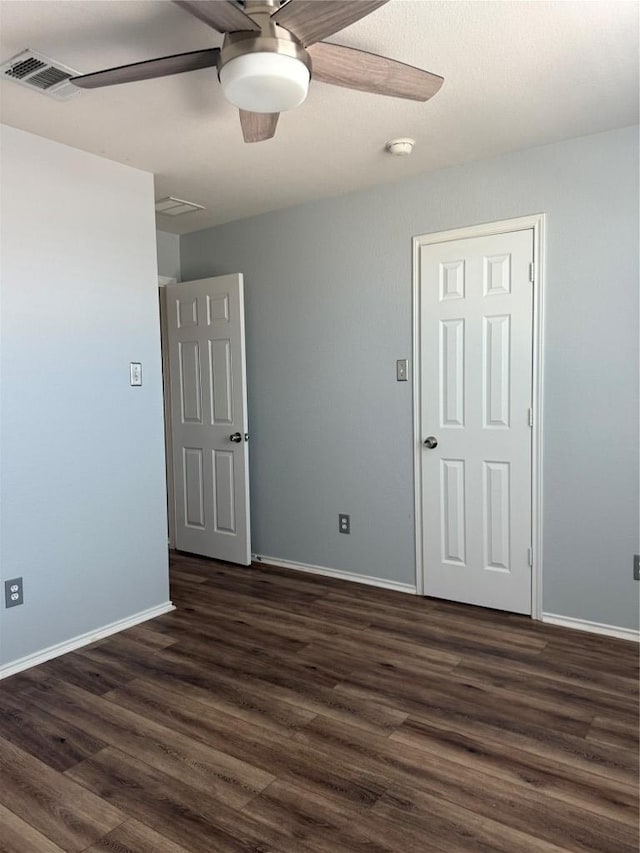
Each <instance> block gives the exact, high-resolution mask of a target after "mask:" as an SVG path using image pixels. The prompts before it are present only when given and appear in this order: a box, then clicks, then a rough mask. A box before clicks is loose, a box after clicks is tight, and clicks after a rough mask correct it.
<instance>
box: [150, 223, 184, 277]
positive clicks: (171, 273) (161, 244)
mask: <svg viewBox="0 0 640 853" xmlns="http://www.w3.org/2000/svg"><path fill="white" fill-rule="evenodd" d="M156 247H157V251H158V275H166V276H167V277H168V278H175V279H176V281H180V237H179V235H178V234H169V233H168V232H167V231H156Z"/></svg>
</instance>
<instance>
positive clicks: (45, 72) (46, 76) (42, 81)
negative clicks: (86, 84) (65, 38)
mask: <svg viewBox="0 0 640 853" xmlns="http://www.w3.org/2000/svg"><path fill="white" fill-rule="evenodd" d="M77 74H79V72H78V71H74V69H73V68H69V67H68V66H66V65H63V64H62V63H61V62H56V61H54V60H53V59H49V58H48V57H47V56H43V55H42V54H40V53H36V52H35V51H34V50H25V51H23V52H22V53H19V54H18V55H17V56H14V57H13V58H12V59H9V60H8V61H7V62H3V63H2V65H0V77H1V78H4V79H5V80H11V81H13V82H14V83H19V84H20V85H21V86H27V87H28V88H29V89H34V90H36V91H38V92H42V93H44V94H45V95H49V96H50V97H52V98H57V100H59V101H66V100H68V99H69V98H73V97H74V96H75V95H79V94H80V92H81V90H80V89H79V88H78V87H77V86H74V85H73V83H70V82H69V80H70V78H71V77H75V76H76V75H77Z"/></svg>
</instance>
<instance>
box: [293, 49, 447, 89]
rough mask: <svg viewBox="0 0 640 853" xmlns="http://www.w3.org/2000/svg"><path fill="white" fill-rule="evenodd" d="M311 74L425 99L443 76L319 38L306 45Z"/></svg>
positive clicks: (351, 86)
mask: <svg viewBox="0 0 640 853" xmlns="http://www.w3.org/2000/svg"><path fill="white" fill-rule="evenodd" d="M309 55H310V56H311V64H312V78H313V79H314V80H320V81H322V82H323V83H333V85H334V86H344V87H345V88H347V89H359V90H360V91H361V92H372V93H374V94H376V95H390V96H391V97H394V98H409V99H410V100H412V101H428V100H429V98H432V97H433V96H434V95H435V94H436V92H437V91H438V89H439V88H440V86H442V84H443V83H444V78H443V77H439V76H438V75H437V74H431V73H430V72H429V71H423V70H422V69H421V68H414V67H413V65H405V64H404V62H397V61H396V60H395V59H389V58H388V57H386V56H378V54H376V53H367V52H366V51H364V50H356V49H355V48H353V47H342V46H341V45H339V44H329V43H328V42H321V43H318V44H314V45H313V46H312V47H310V48H309Z"/></svg>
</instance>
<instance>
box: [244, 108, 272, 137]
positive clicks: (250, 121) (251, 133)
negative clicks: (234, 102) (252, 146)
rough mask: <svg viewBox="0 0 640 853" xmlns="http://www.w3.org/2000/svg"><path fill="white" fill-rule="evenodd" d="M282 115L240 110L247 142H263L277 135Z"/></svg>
mask: <svg viewBox="0 0 640 853" xmlns="http://www.w3.org/2000/svg"><path fill="white" fill-rule="evenodd" d="M279 118H280V113H250V112H247V110H240V125H241V127H242V135H243V136H244V141H245V142H262V141H263V140H265V139H271V137H272V136H274V135H275V132H276V125H277V124H278V119H279Z"/></svg>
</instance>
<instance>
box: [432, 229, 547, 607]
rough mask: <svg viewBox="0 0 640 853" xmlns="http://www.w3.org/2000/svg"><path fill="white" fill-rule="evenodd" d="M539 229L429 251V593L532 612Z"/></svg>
mask: <svg viewBox="0 0 640 853" xmlns="http://www.w3.org/2000/svg"><path fill="white" fill-rule="evenodd" d="M533 248H534V245H533V230H522V231H513V232H509V233H503V234H496V235H492V236H482V237H471V238H467V239H460V240H450V241H448V242H442V243H426V244H423V245H420V247H419V254H418V264H419V269H418V275H419V300H420V302H419V305H420V309H419V312H420V342H421V343H420V355H421V357H420V370H421V387H420V397H421V402H420V408H421V412H420V420H421V435H420V436H419V439H420V441H421V450H420V460H421V471H420V474H421V478H420V482H421V491H422V495H421V497H422V502H421V503H422V543H423V554H422V559H423V573H424V574H423V576H424V593H425V595H430V596H435V597H438V598H446V599H450V600H454V601H460V602H464V603H467V604H477V605H481V606H483V607H492V608H496V609H499V610H509V611H512V612H515V613H531V567H530V562H531V551H530V548H531V428H530V417H531V406H532V365H533V357H532V338H533V329H532V324H533V287H532V284H531V281H530V279H531V269H532V267H531V264H532V262H533Z"/></svg>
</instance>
